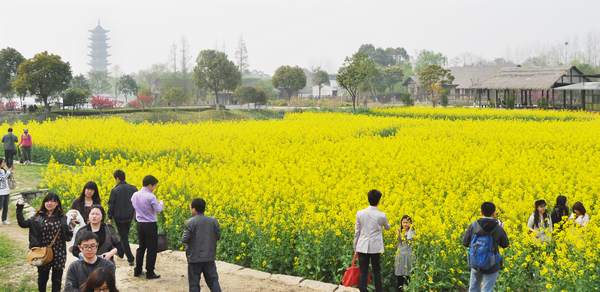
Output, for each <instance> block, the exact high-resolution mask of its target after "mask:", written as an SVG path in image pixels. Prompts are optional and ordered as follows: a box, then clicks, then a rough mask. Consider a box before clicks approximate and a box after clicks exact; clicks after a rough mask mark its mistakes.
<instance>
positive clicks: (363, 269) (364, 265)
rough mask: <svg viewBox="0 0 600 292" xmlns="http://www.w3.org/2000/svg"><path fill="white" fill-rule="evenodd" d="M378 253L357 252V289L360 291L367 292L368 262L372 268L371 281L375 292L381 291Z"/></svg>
mask: <svg viewBox="0 0 600 292" xmlns="http://www.w3.org/2000/svg"><path fill="white" fill-rule="evenodd" d="M379 258H380V254H378V253H360V252H359V253H358V266H359V269H360V282H359V284H358V289H359V290H360V292H367V281H368V279H369V262H371V269H372V270H373V282H374V284H375V291H376V292H383V285H382V283H381V266H380V263H379Z"/></svg>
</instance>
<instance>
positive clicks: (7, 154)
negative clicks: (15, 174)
mask: <svg viewBox="0 0 600 292" xmlns="http://www.w3.org/2000/svg"><path fill="white" fill-rule="evenodd" d="M16 152H17V151H16V150H4V160H6V167H8V168H11V167H12V166H13V159H14V157H15V154H16Z"/></svg>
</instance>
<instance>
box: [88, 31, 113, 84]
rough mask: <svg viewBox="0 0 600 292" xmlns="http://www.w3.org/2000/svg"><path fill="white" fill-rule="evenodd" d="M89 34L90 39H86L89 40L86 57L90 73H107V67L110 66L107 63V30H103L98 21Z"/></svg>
mask: <svg viewBox="0 0 600 292" xmlns="http://www.w3.org/2000/svg"><path fill="white" fill-rule="evenodd" d="M89 32H90V37H89V38H88V39H89V40H90V45H89V46H88V48H90V53H89V54H88V56H90V58H91V59H90V62H89V63H88V65H90V67H91V72H105V73H106V72H107V71H108V65H110V64H109V63H108V57H109V56H110V55H109V54H108V48H110V47H109V46H108V40H109V38H108V35H107V34H108V32H109V31H108V30H106V29H104V28H103V27H102V26H101V25H100V21H99V20H98V25H97V26H96V27H95V28H94V29H92V30H89Z"/></svg>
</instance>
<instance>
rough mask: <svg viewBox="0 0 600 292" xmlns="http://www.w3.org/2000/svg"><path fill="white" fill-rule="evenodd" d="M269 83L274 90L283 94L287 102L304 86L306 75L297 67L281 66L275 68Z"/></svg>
mask: <svg viewBox="0 0 600 292" xmlns="http://www.w3.org/2000/svg"><path fill="white" fill-rule="evenodd" d="M271 81H272V82H273V86H274V87H275V88H277V89H279V90H281V91H283V92H285V94H286V96H287V97H288V100H289V99H291V98H292V95H293V94H295V93H296V92H298V90H300V89H302V88H304V86H306V74H304V70H302V68H300V67H298V66H293V67H292V66H281V67H279V68H277V70H276V71H275V74H274V75H273V78H272V79H271Z"/></svg>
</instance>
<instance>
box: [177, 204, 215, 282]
mask: <svg viewBox="0 0 600 292" xmlns="http://www.w3.org/2000/svg"><path fill="white" fill-rule="evenodd" d="M205 210H206V202H205V201H204V200H203V199H194V200H193V201H192V204H191V211H192V216H193V217H192V218H190V219H189V220H188V221H187V222H186V224H185V225H186V226H185V230H184V231H183V237H182V239H181V242H182V243H183V244H184V245H185V254H186V257H187V261H188V283H189V291H190V292H199V291H200V276H201V275H202V274H204V280H205V281H206V285H207V286H208V288H209V289H210V291H212V292H221V286H220V285H219V275H218V273H217V265H216V264H215V259H216V255H217V241H218V240H219V239H220V238H221V229H220V228H219V222H218V221H217V219H215V218H212V217H207V216H204V211H205Z"/></svg>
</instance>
